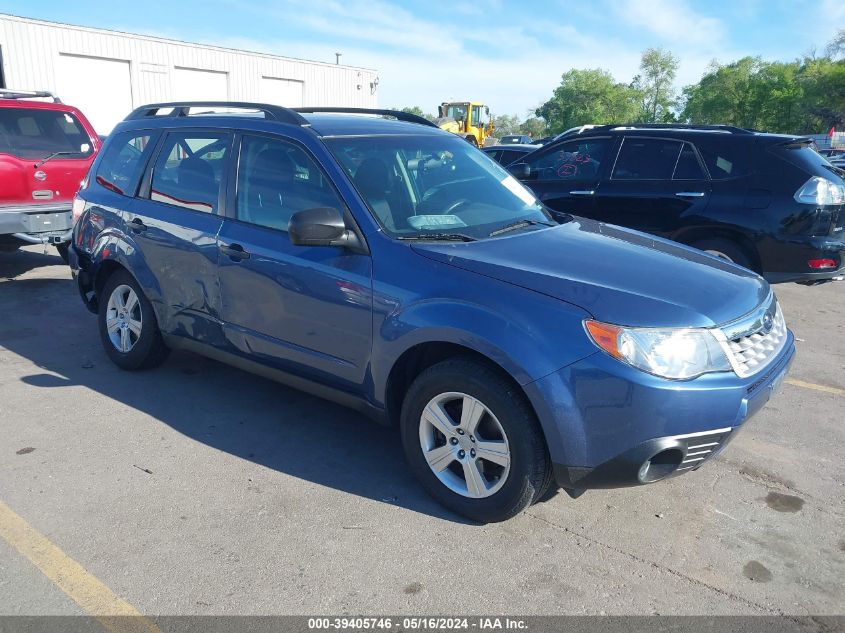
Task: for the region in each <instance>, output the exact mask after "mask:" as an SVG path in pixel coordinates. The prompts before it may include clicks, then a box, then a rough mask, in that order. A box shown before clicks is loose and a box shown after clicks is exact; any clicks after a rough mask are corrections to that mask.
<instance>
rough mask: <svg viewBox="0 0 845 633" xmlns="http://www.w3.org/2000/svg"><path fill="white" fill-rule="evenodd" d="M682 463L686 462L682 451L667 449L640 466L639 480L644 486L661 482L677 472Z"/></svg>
mask: <svg viewBox="0 0 845 633" xmlns="http://www.w3.org/2000/svg"><path fill="white" fill-rule="evenodd" d="M682 461H684V453H683V451H682V450H681V449H679V448H667V449H666V450H664V451H660V452H659V453H657V454H656V455H652V456H651V458H650V459H647V460H646V461H644V462H643V464H642V466H640V472H639V479H640V481H641V482H642V483H644V484H650V483H653V482H655V481H660V480H661V479H664V478H665V477H668V476H669V475H671V474H672V473H673V472H675V471H676V470H677V469H678V466H680V465H681V462H682Z"/></svg>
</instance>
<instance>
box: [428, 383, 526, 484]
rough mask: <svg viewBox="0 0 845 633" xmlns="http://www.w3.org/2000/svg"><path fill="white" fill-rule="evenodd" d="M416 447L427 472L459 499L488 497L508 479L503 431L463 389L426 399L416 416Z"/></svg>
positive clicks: (509, 460) (486, 410)
mask: <svg viewBox="0 0 845 633" xmlns="http://www.w3.org/2000/svg"><path fill="white" fill-rule="evenodd" d="M420 446H421V448H422V451H423V454H424V456H425V460H426V462H427V463H428V466H429V468H431V472H433V473H434V475H435V476H436V477H437V478H438V479H439V480H440V481H441V483H443V485H444V486H446V487H447V488H449V490H451V491H452V492H456V493H458V494H459V495H462V496H464V497H469V498H470V499H481V498H484V497H489V496H490V495H493V494H495V493H496V492H498V491H499V489H501V487H502V486H503V485H504V483H505V481H506V480H507V478H508V472H509V471H510V464H511V454H510V448H509V447H508V438H507V435H505V430H504V429H503V428H502V425H501V424H500V423H499V421H498V420H497V419H496V416H495V415H493V413H492V412H491V411H490V409H488V408H487V407H486V406H485V405H484V403H483V402H481V401H480V400H478V399H477V398H473V397H472V396H470V395H467V394H465V393H460V392H454V391H453V392H448V393H442V394H440V395H438V396H435V397H434V398H432V399H431V401H430V402H429V403H428V404H427V405H426V407H425V409H423V413H422V416H420Z"/></svg>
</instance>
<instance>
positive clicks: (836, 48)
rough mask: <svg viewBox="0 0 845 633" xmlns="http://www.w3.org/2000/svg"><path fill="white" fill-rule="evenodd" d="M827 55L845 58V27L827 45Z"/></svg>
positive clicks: (832, 57)
mask: <svg viewBox="0 0 845 633" xmlns="http://www.w3.org/2000/svg"><path fill="white" fill-rule="evenodd" d="M826 52H827V56H828V57H830V58H831V59H845V29H839V31H837V33H836V37H834V38H833V39H832V40H831V41H830V42H829V43H828V45H827V49H826Z"/></svg>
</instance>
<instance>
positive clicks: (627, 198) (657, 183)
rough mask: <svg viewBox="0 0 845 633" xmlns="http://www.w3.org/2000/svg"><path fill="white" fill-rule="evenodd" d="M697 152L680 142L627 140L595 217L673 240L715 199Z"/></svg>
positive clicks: (600, 190)
mask: <svg viewBox="0 0 845 633" xmlns="http://www.w3.org/2000/svg"><path fill="white" fill-rule="evenodd" d="M710 192H711V188H710V181H709V180H708V179H707V177H706V175H705V172H704V169H703V167H702V164H701V161H700V159H699V156H698V154H697V152H696V151H695V148H694V147H693V146H692V145H691V144H690V143H688V142H684V141H680V140H678V139H661V138H646V137H639V136H626V137H625V138H624V139H623V141H622V145H621V147H620V149H619V152H618V154H617V157H616V160H615V162H614V164H613V168H612V169H610V170H609V173H608V177H606V178H605V179H604V180H603V181H602V183H601V185H600V186H599V188H598V193H597V195H596V198H595V215H594V217H595V218H596V219H598V220H601V221H603V222H607V223H609V224H618V225H621V226H626V227H630V228H634V229H637V230H640V231H646V232H648V233H653V234H656V235H661V236H664V237H670V236H671V235H673V234H674V233H675V232H676V231H677V230H678V229H679V228H680V227H681V226H683V225H684V224H685V223H686V222H687V221H688V219H689V218H692V217H694V216H695V215H697V214H701V213H702V212H703V211H704V209H705V207H706V206H707V203H708V200H709V198H710Z"/></svg>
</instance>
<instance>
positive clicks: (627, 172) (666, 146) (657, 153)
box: [611, 137, 683, 180]
mask: <svg viewBox="0 0 845 633" xmlns="http://www.w3.org/2000/svg"><path fill="white" fill-rule="evenodd" d="M682 145H683V143H681V142H680V141H674V140H670V139H656V138H636V137H625V139H624V140H623V141H622V148H621V149H620V150H619V156H618V157H617V158H616V164H615V165H614V166H613V174H612V175H611V179H612V180H671V179H672V175H673V174H674V172H675V166H676V165H677V164H678V159H679V157H680V154H681V146H682Z"/></svg>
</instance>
